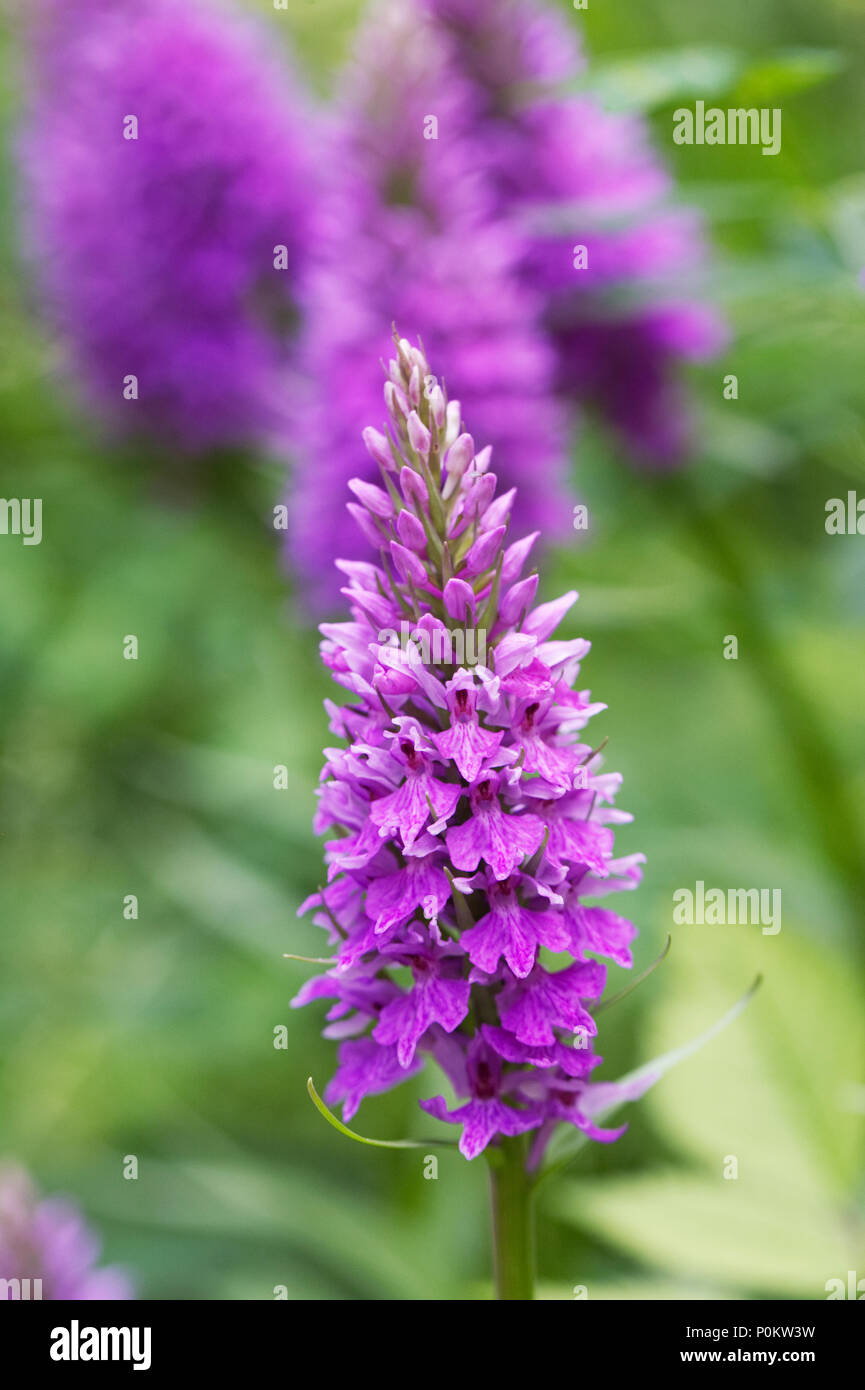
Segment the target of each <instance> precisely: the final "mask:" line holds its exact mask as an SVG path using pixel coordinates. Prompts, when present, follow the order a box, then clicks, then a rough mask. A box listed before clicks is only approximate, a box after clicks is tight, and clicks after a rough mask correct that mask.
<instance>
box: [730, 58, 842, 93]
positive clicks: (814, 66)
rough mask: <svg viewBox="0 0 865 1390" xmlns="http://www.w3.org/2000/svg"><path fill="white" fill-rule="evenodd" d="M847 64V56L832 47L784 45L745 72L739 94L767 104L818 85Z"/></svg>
mask: <svg viewBox="0 0 865 1390" xmlns="http://www.w3.org/2000/svg"><path fill="white" fill-rule="evenodd" d="M845 66H846V64H845V60H844V56H843V54H841V53H838V52H837V51H836V50H835V49H831V48H790V49H785V50H783V51H781V52H779V53H776V54H774V55H773V56H772V57H770V58H767V59H766V60H765V61H764V62H760V63H755V64H754V65H753V66H752V67H749V68H748V70H747V71H746V72H745V73H744V74H743V76H742V78H741V80H740V82H739V83H738V85H737V87H736V94H735V95H736V98H737V99H741V100H742V101H744V102H746V103H747V104H748V105H764V104H766V103H767V102H769V101H774V100H777V98H778V97H782V96H793V95H795V93H796V92H802V91H806V90H807V89H808V88H809V87H816V86H818V85H819V83H821V82H826V81H828V80H829V79H830V78H832V77H837V75H838V73H839V72H842V71H843V69H844V67H845Z"/></svg>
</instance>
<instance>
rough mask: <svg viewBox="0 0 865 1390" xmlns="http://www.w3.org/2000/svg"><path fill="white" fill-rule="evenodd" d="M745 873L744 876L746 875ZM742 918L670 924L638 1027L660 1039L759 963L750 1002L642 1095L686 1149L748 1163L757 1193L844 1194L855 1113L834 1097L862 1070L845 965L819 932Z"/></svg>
mask: <svg viewBox="0 0 865 1390" xmlns="http://www.w3.org/2000/svg"><path fill="white" fill-rule="evenodd" d="M746 881H747V880H746ZM754 932H755V929H754V928H753V927H751V928H748V927H744V928H743V927H729V926H728V927H714V928H713V927H702V928H701V927H692V928H687V927H686V928H678V930H677V935H676V950H675V952H674V954H673V956H672V957H671V960H670V964H669V967H668V969H667V971H665V973H664V976H663V988H662V990H661V991H659V995H660V997H659V998H658V1000H657V1001H655V1000H654V999H653V1005H652V1016H651V1020H650V1023H649V1028H648V1035H649V1037H650V1039H651V1044H652V1046H653V1047H658V1048H664V1047H668V1046H669V1045H670V1043H671V1041H672V1040H674V1039H676V1038H678V1037H681V1036H682V1033H683V1032H687V1031H688V1030H690V1029H693V1028H694V1026H695V1024H696V1021H697V1019H698V1018H700V1017H702V1016H703V1015H704V1012H705V1009H706V1008H707V1007H708V1008H712V1007H714V1008H717V1007H719V1004H720V1002H721V1000H722V999H723V998H724V996H725V995H727V996H728V994H729V990H730V988H731V986H732V981H733V980H734V979H735V978H737V977H739V976H740V975H741V972H742V971H743V970H753V969H758V970H763V971H764V972H765V976H766V984H765V987H764V989H763V990H762V991H761V995H760V999H759V1001H758V1002H757V1004H756V1005H755V1007H754V1008H753V1009H751V1010H749V1012H748V1014H747V1016H746V1018H745V1019H743V1021H742V1023H741V1024H740V1026H739V1027H737V1028H735V1029H733V1030H731V1031H730V1033H729V1034H728V1035H727V1037H726V1039H725V1042H724V1047H723V1048H722V1049H718V1048H710V1049H708V1050H707V1051H706V1052H704V1053H703V1054H702V1056H701V1057H700V1059H699V1061H698V1062H697V1063H695V1065H694V1066H693V1067H692V1068H689V1069H688V1071H687V1072H678V1073H676V1074H675V1075H674V1076H671V1077H670V1079H669V1080H668V1081H667V1083H666V1084H665V1085H664V1086H663V1087H660V1088H659V1089H657V1090H656V1091H654V1092H653V1093H652V1095H651V1097H650V1098H649V1100H648V1102H647V1103H648V1106H649V1109H650V1111H651V1113H652V1116H653V1118H655V1119H656V1121H657V1122H658V1123H659V1124H660V1125H661V1127H662V1128H663V1130H664V1132H665V1133H666V1135H667V1136H668V1138H669V1139H670V1140H671V1141H672V1142H673V1143H675V1144H676V1145H677V1146H678V1147H679V1148H680V1149H684V1150H685V1152H687V1153H689V1154H691V1155H692V1156H693V1157H694V1158H695V1159H698V1160H700V1161H703V1162H708V1163H711V1164H712V1165H717V1164H719V1163H720V1161H721V1158H722V1156H723V1155H724V1154H728V1153H733V1154H736V1155H737V1156H738V1158H739V1164H740V1168H741V1169H745V1170H747V1171H748V1172H753V1173H759V1175H760V1178H761V1181H762V1182H763V1184H764V1185H765V1188H766V1192H767V1195H769V1196H771V1194H772V1193H776V1194H777V1193H778V1192H779V1189H780V1188H782V1187H783V1188H784V1189H786V1191H787V1193H788V1194H790V1193H792V1194H793V1196H794V1198H795V1200H796V1201H797V1202H798V1200H799V1199H800V1197H801V1198H804V1197H806V1196H807V1195H808V1194H814V1193H817V1192H822V1193H823V1194H824V1196H825V1198H826V1200H827V1201H829V1200H832V1199H834V1200H842V1201H843V1200H845V1199H846V1197H847V1195H848V1194H849V1193H850V1192H851V1191H852V1189H853V1187H854V1184H855V1183H856V1181H857V1175H858V1173H859V1172H860V1170H861V1161H862V1152H863V1137H865V1121H863V1116H862V1115H859V1114H856V1113H855V1111H854V1110H852V1109H850V1108H849V1107H845V1105H844V1101H843V1097H844V1094H845V1088H848V1089H849V1085H850V1083H851V1082H857V1081H861V1078H862V1076H863V1074H865V1025H863V1008H862V1001H861V991H860V986H859V983H858V981H857V979H856V977H855V975H854V974H853V973H852V972H851V971H850V970H849V968H848V967H847V965H846V963H845V961H844V960H843V959H842V958H836V957H835V956H834V955H833V953H832V951H831V949H830V948H829V947H828V946H827V945H826V944H825V943H820V944H817V943H814V944H812V943H811V942H810V941H808V940H806V939H805V938H804V937H802V936H799V935H796V934H795V932H794V930H793V929H792V928H791V926H790V924H789V923H787V922H782V930H781V931H780V932H779V933H778V935H776V936H763V935H762V934H760V933H759V931H757V933H756V935H755V934H754Z"/></svg>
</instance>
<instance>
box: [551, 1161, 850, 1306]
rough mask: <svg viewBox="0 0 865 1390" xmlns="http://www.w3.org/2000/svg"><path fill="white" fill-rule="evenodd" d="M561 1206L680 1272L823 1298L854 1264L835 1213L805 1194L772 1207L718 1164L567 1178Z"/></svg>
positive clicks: (754, 1187)
mask: <svg viewBox="0 0 865 1390" xmlns="http://www.w3.org/2000/svg"><path fill="white" fill-rule="evenodd" d="M719 1162H720V1156H719ZM558 1210H559V1212H560V1214H561V1215H562V1216H563V1217H564V1219H565V1220H566V1221H570V1222H572V1223H573V1224H575V1225H577V1226H579V1227H580V1228H581V1229H582V1230H588V1231H591V1232H592V1233H593V1234H594V1235H596V1236H598V1237H600V1238H601V1239H603V1240H607V1241H612V1242H613V1243H615V1244H616V1245H617V1246H619V1247H620V1248H622V1249H624V1250H627V1251H628V1253H629V1254H631V1255H632V1256H634V1257H636V1258H637V1259H639V1260H641V1261H643V1262H644V1263H645V1264H646V1265H649V1266H655V1267H656V1268H660V1269H663V1270H666V1271H668V1272H669V1273H670V1274H671V1275H673V1276H674V1277H675V1278H677V1279H682V1278H702V1279H707V1280H714V1281H718V1280H720V1281H722V1282H723V1283H727V1284H730V1285H733V1286H734V1287H737V1288H739V1289H742V1290H754V1291H761V1292H762V1291H765V1292H772V1293H775V1294H782V1295H786V1296H788V1297H792V1298H797V1297H798V1298H825V1296H826V1294H825V1283H826V1280H827V1279H831V1278H834V1277H843V1276H844V1275H845V1273H846V1271H847V1269H852V1268H855V1267H856V1266H855V1253H856V1252H855V1248H854V1247H853V1246H852V1244H851V1243H848V1241H847V1240H846V1239H845V1228H844V1225H843V1223H842V1222H841V1220H840V1218H837V1217H835V1216H834V1215H833V1213H832V1212H831V1211H829V1210H827V1208H826V1207H825V1206H823V1205H822V1204H821V1203H820V1202H819V1200H813V1199H812V1200H809V1199H808V1198H807V1197H803V1199H802V1200H801V1201H800V1202H797V1204H796V1206H795V1207H789V1206H787V1205H785V1204H784V1203H775V1204H774V1205H773V1204H772V1203H771V1202H768V1201H767V1200H766V1193H765V1191H764V1189H763V1188H762V1186H761V1185H760V1183H759V1182H758V1181H757V1180H756V1178H755V1177H753V1175H749V1174H748V1173H747V1172H745V1173H743V1174H742V1175H741V1176H740V1177H739V1178H738V1179H737V1180H729V1181H725V1180H724V1178H723V1177H722V1176H721V1169H720V1167H719V1168H718V1171H717V1175H716V1176H715V1177H714V1178H711V1177H700V1176H693V1175H691V1174H686V1173H685V1174H683V1173H676V1172H665V1173H661V1174H657V1175H653V1176H651V1177H645V1178H624V1179H613V1180H612V1181H610V1180H605V1181H604V1182H598V1183H594V1182H592V1183H589V1182H586V1183H579V1184H578V1183H570V1184H568V1185H567V1187H566V1188H565V1190H564V1191H562V1192H561V1193H560V1196H559V1203H558ZM859 1254H860V1256H861V1251H860V1252H859ZM851 1261H854V1263H851Z"/></svg>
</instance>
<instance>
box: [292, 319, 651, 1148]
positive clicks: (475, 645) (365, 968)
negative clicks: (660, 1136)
mask: <svg viewBox="0 0 865 1390" xmlns="http://www.w3.org/2000/svg"><path fill="white" fill-rule="evenodd" d="M385 403H386V409H387V413H388V417H389V426H388V433H387V434H386V435H385V434H382V433H380V432H379V431H378V430H376V429H374V428H368V429H367V430H365V432H364V441H365V444H366V447H367V450H368V452H369V454H370V456H371V458H372V459H373V460H374V461H375V464H376V466H377V468H378V469H379V472H380V484H381V485H379V484H373V483H370V482H367V481H365V480H363V479H354V480H353V481H352V482H351V484H350V487H351V489H352V492H353V494H354V498H355V500H354V501H353V502H352V503H350V504H349V512H350V513H351V515H352V516H353V518H354V520H355V521H356V522H357V523H358V525H359V527H360V530H361V532H362V534H363V536H364V537H365V539H366V541H367V543H368V546H369V547H371V548H372V551H373V558H371V559H367V560H365V561H340V562H338V567H339V569H340V570H341V571H342V573H343V575H344V578H345V581H346V583H345V587H344V589H343V593H344V595H345V597H346V599H347V600H348V602H349V604H350V606H351V615H352V616H351V621H350V622H347V623H325V624H323V625H322V629H321V630H322V633H323V634H324V641H323V643H322V657H323V660H324V662H325V664H326V665H327V666H328V667H329V669H330V671H331V673H332V676H333V678H334V680H336V681H337V682H338V683H339V684H340V685H342V686H343V687H345V688H346V689H347V690H348V691H349V692H350V693H351V695H352V697H353V699H352V702H351V703H347V704H341V705H340V704H335V703H330V702H328V710H329V714H330V721H331V722H330V728H331V731H332V733H333V734H334V735H335V736H336V737H337V738H338V739H339V740H341V744H340V746H338V747H333V748H329V749H327V750H326V763H325V767H324V771H323V773H322V786H321V790H320V806H319V810H318V813H317V817H316V829H317V830H318V831H319V832H325V831H328V830H330V831H331V837H330V838H329V839H328V841H327V845H326V856H327V863H328V878H327V884H326V886H325V887H324V888H323V889H322V890H320V891H319V893H317V894H315V895H313V897H311V898H310V899H309V900H308V902H307V903H306V904H304V907H303V908H302V909H301V910H302V911H303V910H305V909H308V908H310V907H312V908H314V909H315V918H314V920H315V921H316V923H317V924H318V925H319V926H321V927H323V928H324V929H325V930H326V931H327V933H328V936H329V941H330V944H331V947H332V948H333V949H334V952H335V954H334V957H333V963H332V967H331V968H329V969H328V970H327V972H326V973H325V974H323V975H321V976H319V977H318V978H316V979H313V980H312V981H310V983H309V984H308V985H306V986H305V987H304V988H303V989H302V991H301V993H300V994H299V996H298V998H297V999H296V1000H295V1003H296V1004H307V1003H310V1002H312V1001H314V1000H319V999H327V1000H330V1001H332V1003H331V1006H330V1010H329V1013H328V1025H327V1028H326V1035H327V1036H329V1037H332V1038H335V1039H338V1040H339V1042H340V1048H339V1067H338V1069H337V1072H336V1075H335V1076H334V1077H333V1079H332V1081H331V1082H330V1085H329V1086H328V1088H327V1091H326V1093H325V1099H326V1100H328V1101H329V1102H330V1103H337V1102H340V1101H341V1102H342V1104H343V1116H344V1118H345V1119H347V1120H348V1119H350V1118H351V1117H352V1115H354V1113H355V1111H356V1110H357V1108H358V1106H359V1105H360V1103H361V1101H362V1100H363V1098H364V1097H365V1096H367V1095H369V1094H371V1093H374V1092H379V1091H384V1090H388V1089H390V1088H391V1087H392V1086H394V1085H396V1084H397V1083H399V1082H400V1081H403V1080H405V1079H406V1078H407V1077H408V1076H410V1075H412V1074H413V1073H414V1072H415V1071H417V1070H418V1069H419V1068H420V1067H421V1065H422V1061H423V1058H424V1056H425V1055H428V1056H431V1057H433V1058H434V1059H435V1060H436V1061H437V1062H438V1063H439V1065H440V1066H441V1068H442V1070H443V1071H444V1072H445V1074H446V1075H447V1076H448V1078H449V1079H450V1081H451V1083H452V1085H453V1087H454V1090H455V1091H456V1094H457V1096H458V1098H459V1103H458V1104H457V1106H456V1108H455V1109H452V1110H449V1109H448V1108H447V1105H446V1103H445V1100H444V1099H443V1098H442V1097H441V1096H436V1097H433V1098H432V1099H429V1100H425V1101H422V1102H421V1104H422V1105H423V1106H424V1108H425V1109H426V1110H427V1111H428V1112H429V1113H430V1114H433V1115H435V1116H437V1117H438V1118H440V1119H443V1120H450V1121H453V1122H455V1123H459V1124H460V1125H461V1126H462V1137H461V1140H460V1148H461V1150H462V1152H463V1153H464V1154H465V1156H466V1157H467V1158H473V1157H475V1156H476V1155H477V1154H479V1153H481V1151H482V1150H483V1149H485V1148H486V1146H487V1145H488V1144H490V1143H491V1142H494V1141H495V1140H496V1138H497V1136H500V1135H515V1134H519V1133H522V1132H524V1131H527V1130H534V1131H537V1134H536V1138H535V1143H534V1146H533V1162H537V1161H538V1160H539V1158H540V1156H541V1154H542V1152H543V1150H544V1147H545V1145H546V1142H547V1140H548V1139H549V1137H550V1134H551V1133H552V1131H553V1130H554V1128H555V1127H556V1125H557V1124H559V1122H561V1121H564V1122H566V1123H569V1124H571V1125H573V1126H576V1128H578V1129H580V1130H582V1131H584V1132H585V1133H586V1134H587V1135H589V1136H590V1137H592V1138H594V1139H600V1140H607V1139H614V1138H616V1137H617V1135H618V1134H619V1133H621V1131H620V1130H616V1131H605V1130H602V1129H599V1128H598V1127H597V1126H596V1125H595V1123H594V1122H593V1116H594V1115H595V1114H596V1113H597V1111H598V1110H599V1109H600V1108H602V1104H605V1103H608V1102H609V1100H610V1092H611V1090H612V1089H613V1088H611V1087H610V1086H609V1085H597V1084H593V1083H592V1082H591V1081H590V1076H591V1073H592V1071H593V1070H594V1068H595V1066H596V1065H597V1064H598V1063H599V1062H600V1061H601V1058H600V1057H599V1056H598V1055H597V1054H596V1053H595V1051H594V1047H593V1040H594V1037H595V1035H596V1031H597V1030H596V1025H595V1021H594V1019H593V1016H592V1004H593V1002H595V1001H597V1000H598V999H599V998H600V996H601V995H602V993H603V990H604V986H605V973H606V972H605V966H604V965H603V964H602V963H601V962H599V961H598V960H596V959H595V958H594V957H596V956H601V957H605V958H608V959H611V960H613V961H615V962H617V963H618V964H619V965H622V966H630V964H631V953H630V943H631V940H632V938H633V937H634V935H635V928H634V927H633V926H632V924H631V923H630V922H629V921H627V920H626V919H625V918H624V917H621V916H620V915H618V914H617V913H616V912H614V911H612V910H610V909H609V908H606V907H603V906H597V905H591V904H590V902H588V901H587V900H591V899H593V898H598V897H602V896H603V895H605V894H607V893H609V892H611V891H615V890H619V889H629V888H633V887H635V886H636V884H637V882H638V881H639V878H640V874H641V869H640V864H641V862H642V861H643V856H642V855H639V854H635V855H630V856H627V857H624V858H618V859H617V858H616V857H615V856H614V848H613V838H614V837H613V829H612V826H613V825H614V824H615V823H618V822H622V821H626V820H629V819H630V816H628V815H627V813H625V812H622V811H618V810H616V809H614V807H613V805H612V803H613V800H614V797H615V794H616V792H617V790H618V787H619V782H620V777H619V775H618V774H615V773H608V772H603V771H602V770H601V758H600V756H599V753H598V751H597V750H595V749H593V747H592V745H591V744H590V743H589V742H587V741H585V740H584V738H583V737H582V734H583V730H584V729H585V728H586V725H587V723H588V721H589V720H590V719H591V717H592V716H593V715H594V714H596V713H597V712H598V711H599V710H601V709H603V708H604V706H603V705H599V704H597V703H595V702H593V701H592V699H591V696H590V694H589V692H588V691H587V690H578V689H574V683H575V681H576V680H577V678H578V675H579V671H580V664H581V662H582V660H583V658H584V656H585V655H586V653H587V651H588V650H589V643H588V642H586V641H584V640H583V639H581V638H577V639H571V640H561V639H557V638H556V637H555V636H554V633H555V630H556V628H557V627H558V625H559V623H560V622H561V620H562V619H563V617H564V616H565V614H566V613H567V612H568V610H569V609H570V607H571V605H572V604H573V603H574V601H575V600H576V597H577V595H576V594H575V593H569V594H566V595H565V596H564V597H563V598H561V599H557V600H555V601H553V602H547V603H540V604H538V603H537V602H536V596H537V589H538V582H539V580H538V574H537V572H534V571H528V572H527V566H528V564H529V557H530V553H531V549H532V545H533V543H534V541H535V540H536V535H535V534H529V535H528V536H526V537H524V538H521V539H516V540H511V538H510V534H509V518H510V513H511V509H512V507H513V503H514V493H513V491H512V490H510V491H506V492H503V493H499V492H497V480H496V476H495V474H494V473H492V472H491V471H490V462H491V449H490V448H489V446H487V447H485V448H482V449H476V447H475V443H474V440H473V439H472V437H471V436H470V435H469V434H467V433H465V432H464V430H463V428H462V422H461V407H460V404H459V403H458V402H456V401H452V402H450V404H449V403H448V401H447V398H446V396H445V393H444V391H443V389H442V387H441V385H440V384H439V383H438V382H436V378H435V377H434V375H433V374H432V373H431V372H430V369H429V366H428V363H427V360H426V357H425V355H424V353H423V351H422V350H421V349H420V348H418V347H414V346H412V345H410V344H409V342H408V341H407V340H405V339H401V340H399V341H398V342H397V351H396V357H395V358H393V359H392V360H391V362H390V367H389V379H388V381H387V383H386V385H385ZM544 952H548V953H550V955H546V954H543V953H544ZM563 956H564V957H566V958H567V963H566V964H564V965H563V968H553V965H554V964H555V963H556V961H557V963H558V964H559V965H561V964H562V961H561V957H563Z"/></svg>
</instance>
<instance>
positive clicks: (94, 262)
mask: <svg viewBox="0 0 865 1390" xmlns="http://www.w3.org/2000/svg"><path fill="white" fill-rule="evenodd" d="M28 21H29V25H30V30H31V32H30V40H31V42H30V45H29V50H30V54H31V63H30V69H31V77H32V81H31V83H30V89H29V94H28V109H27V112H26V116H25V120H24V125H23V129H22V133H21V137H20V148H21V161H20V162H21V169H22V178H23V187H22V197H23V220H24V239H25V249H26V253H27V256H28V259H29V261H30V264H31V265H32V267H33V271H34V275H35V279H36V282H37V288H38V292H39V296H40V298H41V301H42V303H43V305H44V309H45V315H46V318H47V320H48V322H49V324H50V325H51V326H52V327H53V328H54V329H55V330H56V331H57V333H58V334H59V345H60V346H61V348H62V350H63V352H64V354H65V355H68V357H69V358H70V359H71V361H70V365H71V367H72V369H73V375H74V376H75V378H76V380H77V382H78V383H79V384H80V386H81V389H82V391H83V393H84V394H85V396H86V398H87V399H88V401H89V403H90V404H91V405H92V406H93V407H95V409H96V411H97V413H98V415H99V416H100V417H101V418H103V419H104V420H106V421H107V422H108V423H109V424H110V426H111V427H112V428H114V429H116V430H117V431H119V432H122V433H124V434H133V435H135V434H141V435H147V436H150V437H154V436H155V437H157V438H158V439H159V440H160V441H161V442H163V443H164V444H165V445H166V446H167V447H168V448H170V450H171V451H172V452H173V453H177V452H180V453H184V452H192V453H194V452H200V451H204V450H208V449H213V448H216V447H225V446H231V445H236V444H242V443H244V442H247V441H249V440H251V439H261V438H262V437H264V436H266V435H268V434H269V433H270V432H272V431H276V430H282V429H284V427H285V422H286V419H287V399H288V397H287V391H286V386H287V378H286V368H287V366H288V365H289V364H290V362H291V361H292V360H293V352H294V345H295V337H296V333H295V330H296V326H297V321H298V314H299V309H298V299H299V295H300V293H301V290H300V283H301V281H302V278H303V275H304V273H305V265H306V260H307V257H308V251H309V242H310V239H311V236H312V222H313V213H314V205H315V199H314V195H313V189H314V184H315V179H314V166H313V161H312V152H311V148H310V133H309V131H310V122H309V120H308V118H307V116H306V114H305V105H304V102H303V101H302V100H301V98H300V97H299V96H298V95H297V93H296V90H295V87H296V84H295V83H294V82H293V80H292V78H291V74H290V72H287V71H286V70H285V68H284V65H281V64H279V63H276V62H274V61H273V59H272V57H271V55H270V54H269V52H268V50H267V47H266V45H265V42H264V40H263V38H262V35H261V34H260V33H258V32H257V31H256V29H255V28H254V26H253V25H252V24H251V22H250V21H248V20H246V19H244V18H242V17H241V16H239V15H237V14H232V13H229V12H228V11H225V10H224V9H223V7H222V5H221V4H219V3H208V0H136V3H135V4H134V5H129V4H127V3H125V0H62V2H61V0H37V3H36V4H35V5H34V7H33V9H32V11H31V13H30V14H29V15H28ZM278 248H281V249H278ZM130 377H134V378H135V379H136V381H135V383H134V384H131V383H130V382H129V380H128V379H129V378H130Z"/></svg>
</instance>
